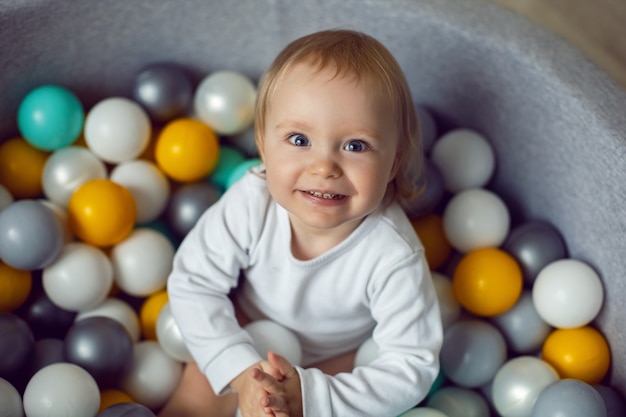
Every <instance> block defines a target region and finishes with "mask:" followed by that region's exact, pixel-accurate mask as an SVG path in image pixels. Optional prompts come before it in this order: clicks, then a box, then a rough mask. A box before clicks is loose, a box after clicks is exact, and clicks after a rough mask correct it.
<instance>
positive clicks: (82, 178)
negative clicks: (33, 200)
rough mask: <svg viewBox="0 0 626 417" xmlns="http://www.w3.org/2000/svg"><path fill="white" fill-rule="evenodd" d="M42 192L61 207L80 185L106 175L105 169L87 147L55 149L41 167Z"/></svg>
mask: <svg viewBox="0 0 626 417" xmlns="http://www.w3.org/2000/svg"><path fill="white" fill-rule="evenodd" d="M42 175H43V178H42V184H43V192H44V194H45V195H46V197H47V198H48V199H49V200H50V201H53V202H55V203H57V204H59V205H61V206H62V207H67V203H68V202H69V200H70V197H71V196H72V194H73V193H74V191H76V190H77V189H78V188H79V187H80V186H81V185H83V184H84V183H86V182H87V181H90V180H93V179H102V178H106V177H107V169H106V166H105V165H104V162H102V161H101V160H100V159H98V158H97V157H96V156H95V155H94V154H93V153H92V152H91V151H90V150H89V149H86V148H83V147H80V146H68V147H67V148H63V149H59V150H57V151H55V152H54V153H53V154H52V155H50V157H49V158H48V160H47V161H46V165H45V166H44V169H43V174H42Z"/></svg>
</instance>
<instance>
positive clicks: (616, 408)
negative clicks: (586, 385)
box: [594, 385, 626, 417]
mask: <svg viewBox="0 0 626 417" xmlns="http://www.w3.org/2000/svg"><path fill="white" fill-rule="evenodd" d="M594 388H595V389H596V391H598V392H599V393H600V395H601V396H602V399H603V400H604V404H605V405H606V415H607V417H624V416H626V399H625V398H624V397H623V396H622V395H621V394H620V393H619V392H617V390H615V389H614V388H613V387H609V386H607V385H594Z"/></svg>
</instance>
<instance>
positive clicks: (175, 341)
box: [156, 303, 193, 362]
mask: <svg viewBox="0 0 626 417" xmlns="http://www.w3.org/2000/svg"><path fill="white" fill-rule="evenodd" d="M156 335H157V340H158V341H159V344H160V345H161V347H162V348H163V350H164V351H165V353H167V354H168V355H170V356H171V357H172V358H174V359H176V360H177V361H180V362H193V357H192V356H191V353H189V350H188V349H187V345H186V344H185V340H184V339H183V335H182V334H181V332H180V329H179V328H178V325H177V324H176V321H174V317H173V316H172V309H171V307H170V303H166V304H165V305H164V306H163V308H161V311H160V312H159V316H158V318H157V323H156Z"/></svg>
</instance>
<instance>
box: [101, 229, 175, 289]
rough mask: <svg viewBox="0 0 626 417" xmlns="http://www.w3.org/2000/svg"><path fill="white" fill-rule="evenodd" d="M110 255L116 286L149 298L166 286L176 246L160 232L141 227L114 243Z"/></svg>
mask: <svg viewBox="0 0 626 417" xmlns="http://www.w3.org/2000/svg"><path fill="white" fill-rule="evenodd" d="M110 257H111V261H112V263H113V271H114V277H115V283H116V284H117V286H118V287H119V288H120V289H121V290H122V291H124V292H125V293H127V294H130V295H133V296H136V297H146V296H148V295H150V294H152V293H155V292H156V291H158V290H160V289H162V288H164V287H165V283H166V282H167V277H168V275H169V273H170V272H171V270H172V261H173V259H174V246H173V245H172V243H171V242H170V240H169V239H168V238H167V237H165V235H163V234H162V233H161V232H158V231H156V230H154V229H148V228H139V229H135V230H133V232H132V233H131V234H130V236H128V237H127V238H126V239H124V240H123V241H122V242H120V243H118V244H117V245H115V246H113V248H112V249H111V254H110Z"/></svg>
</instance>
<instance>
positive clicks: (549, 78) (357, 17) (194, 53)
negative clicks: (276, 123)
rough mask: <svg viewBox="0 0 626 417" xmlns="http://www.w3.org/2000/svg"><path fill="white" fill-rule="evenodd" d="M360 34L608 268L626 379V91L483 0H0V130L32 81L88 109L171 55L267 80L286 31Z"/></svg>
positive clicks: (611, 328) (126, 90)
mask: <svg viewBox="0 0 626 417" xmlns="http://www.w3.org/2000/svg"><path fill="white" fill-rule="evenodd" d="M335 27H343V28H353V29H357V30H362V31H365V32H367V33H369V34H371V35H374V36H375V37H377V38H378V39H380V40H381V41H382V42H383V43H384V44H385V45H387V46H388V47H389V49H390V50H391V51H392V53H394V54H395V56H396V57H397V58H398V60H399V62H400V64H401V65H402V67H403V68H404V70H405V72H406V74H407V77H408V80H409V83H410V86H411V88H412V91H413V94H414V97H415V101H416V103H419V104H421V105H424V106H425V107H427V108H428V109H430V110H431V111H432V113H433V114H434V115H435V116H436V118H437V120H438V122H440V124H441V126H444V128H445V127H446V126H447V127H455V126H459V127H467V128H472V129H476V130H478V131H480V132H482V133H483V134H484V135H485V136H486V137H487V138H488V139H489V140H490V142H491V144H492V145H493V147H494V149H495V152H496V156H497V168H496V175H495V178H494V179H493V180H492V182H491V183H490V184H489V188H491V189H493V190H495V191H496V192H497V193H499V194H500V195H501V196H502V197H503V198H504V199H505V201H506V202H507V204H508V207H509V209H510V210H511V213H512V215H513V219H514V220H521V219H543V220H547V221H549V222H551V223H552V224H553V225H554V226H555V227H557V228H558V229H559V230H560V231H561V233H562V234H563V236H564V238H565V241H566V243H567V247H568V252H569V256H570V257H572V258H577V259H580V260H583V261H585V262H588V263H589V264H590V265H592V266H593V267H594V268H595V269H596V271H597V272H598V273H599V274H600V275H601V277H602V279H603V284H604V286H605V305H604V307H603V310H602V311H601V313H600V315H599V317H598V319H597V321H596V324H597V325H598V327H599V328H600V329H601V330H602V331H603V332H604V334H605V335H606V336H607V338H608V340H609V343H610V345H611V348H612V356H613V366H612V373H611V383H612V384H613V385H614V386H616V387H618V388H619V389H620V390H621V391H622V393H624V392H625V389H624V387H626V332H625V331H624V326H623V322H624V320H625V319H626V310H624V308H623V306H622V305H621V303H622V302H623V301H622V300H623V299H624V297H625V296H626V284H625V280H624V276H625V275H626V259H625V257H624V254H626V216H625V215H624V213H625V202H626V180H625V179H626V93H625V92H624V90H623V89H622V88H621V87H619V86H618V85H617V83H615V82H614V81H612V80H611V79H610V78H609V77H608V76H607V75H606V74H605V73H604V72H602V71H601V70H599V69H598V68H597V67H596V66H595V65H594V64H592V63H591V62H590V61H589V60H588V59H587V58H586V57H584V56H583V55H582V54H581V53H580V52H579V51H577V50H575V49H574V48H572V47H570V46H569V45H567V44H566V43H564V42H563V41H561V40H560V39H557V38H556V37H555V36H554V35H552V34H551V33H548V32H547V31H545V30H543V29H541V28H539V27H537V26H535V25H534V24H532V23H530V22H528V21H526V20H524V19H522V18H520V17H518V16H516V15H515V14H513V13H512V12H510V11H508V10H506V9H504V8H502V7H500V6H497V5H494V4H492V3H490V2H488V1H486V0H464V1H463V2H460V1H457V0H366V1H363V0H342V1H339V0H317V1H299V2H291V1H288V0H243V1H237V2H225V1H218V0H214V1H206V0H189V1H185V2H177V1H174V0H166V1H159V2H153V1H150V0H136V1H133V2H114V1H100V2H75V1H71V0H55V1H51V0H30V1H27V0H24V1H19V2H16V1H14V0H0V91H2V99H1V100H0V141H1V140H5V139H8V138H9V137H12V136H16V135H17V134H18V133H17V128H16V121H15V120H16V110H17V107H18V105H19V102H20V100H21V99H22V98H23V97H24V95H25V94H26V93H27V92H28V91H30V90H31V89H32V88H34V87H37V86H39V85H42V84H46V83H54V84H60V85H63V86H66V87H68V88H70V89H72V90H73V91H74V92H75V93H76V94H77V95H78V96H79V97H80V98H81V100H82V101H83V104H84V106H85V108H86V109H88V108H89V107H90V106H92V105H93V104H94V103H96V102H97V101H99V100H101V99H103V98H105V97H110V96H127V97H128V96H129V95H130V93H131V85H132V81H133V79H134V77H135V75H136V73H137V71H138V70H139V69H140V68H141V67H142V66H143V65H145V64H148V63H152V62H155V61H163V60H171V61H175V62H178V63H180V64H183V65H185V66H186V67H187V68H189V70H190V71H191V72H192V73H193V75H194V77H195V78H196V79H197V80H198V79H200V78H201V77H202V76H204V75H205V74H207V73H208V72H210V71H213V70H219V69H234V70H237V71H240V72H242V73H244V74H246V75H248V76H250V77H251V78H253V79H255V80H256V79H258V78H259V77H260V75H261V74H262V72H263V71H264V70H265V68H266V67H267V66H268V65H269V63H270V61H271V60H272V59H273V57H274V56H275V54H276V53H277V52H278V51H279V50H280V49H281V48H282V47H283V46H284V45H285V44H286V43H287V42H289V41H291V40H292V39H294V38H296V37H298V36H300V35H303V34H305V33H309V32H311V31H314V30H319V29H325V28H335Z"/></svg>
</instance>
